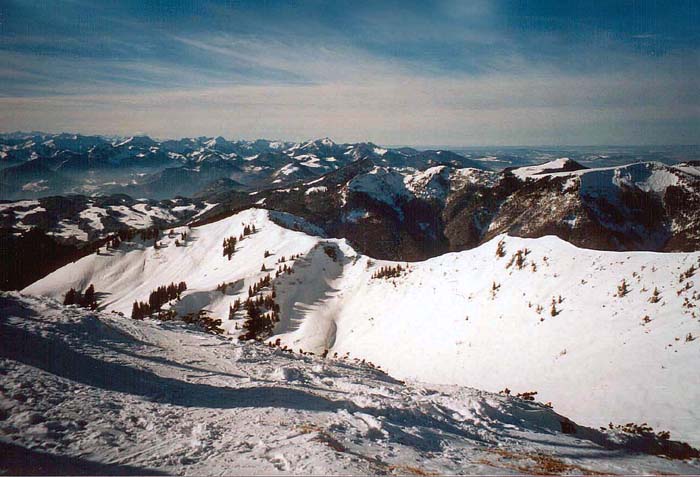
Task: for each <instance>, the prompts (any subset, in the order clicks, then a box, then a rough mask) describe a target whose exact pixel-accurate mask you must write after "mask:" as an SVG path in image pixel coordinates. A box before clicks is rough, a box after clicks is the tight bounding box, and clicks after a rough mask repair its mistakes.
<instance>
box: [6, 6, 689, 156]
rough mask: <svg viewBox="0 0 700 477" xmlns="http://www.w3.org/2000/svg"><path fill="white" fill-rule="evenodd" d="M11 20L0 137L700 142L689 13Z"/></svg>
mask: <svg viewBox="0 0 700 477" xmlns="http://www.w3.org/2000/svg"><path fill="white" fill-rule="evenodd" d="M611 3H614V2H611ZM8 5H9V7H8V8H7V10H8V12H9V13H8V14H7V15H6V19H7V20H6V21H7V22H9V23H6V24H4V25H3V30H1V31H0V34H1V35H2V40H3V41H2V42H0V54H1V55H2V59H3V60H4V61H3V67H2V68H0V108H1V109H0V128H2V129H18V128H26V129H47V130H60V129H67V130H77V131H85V132H101V133H122V134H128V133H130V132H134V131H147V132H150V133H151V134H153V135H156V136H161V137H171V136H180V135H193V134H224V135H227V136H233V137H254V136H274V137H282V138H290V139H294V138H297V139H302V138H306V137H314V136H320V135H331V136H334V137H337V138H338V139H341V140H359V139H373V140H375V141H377V142H380V143H381V142H383V143H394V144H396V143H411V144H417V143H433V144H435V143H449V144H487V143H494V144H495V143H498V144H504V143H511V144H514V143H518V144H542V143H638V142H657V143H660V142H700V132H698V131H699V130H700V129H698V128H697V127H696V126H697V125H698V124H699V123H700V119H699V118H700V100H698V98H697V96H698V95H697V90H698V80H697V78H698V77H700V76H699V75H700V55H699V53H698V52H699V51H700V48H698V44H697V42H698V34H697V32H698V29H697V23H695V25H696V26H695V27H693V24H692V22H690V21H689V20H688V18H685V17H688V16H690V17H691V19H692V17H693V15H695V16H697V14H698V9H697V8H696V7H693V6H692V4H689V5H690V6H689V7H688V6H686V7H685V8H676V11H673V9H672V8H671V10H672V11H671V13H668V12H666V13H659V15H660V17H659V18H658V19H657V20H656V23H653V22H646V23H645V22H644V21H643V20H644V18H643V17H642V18H641V19H640V17H639V15H640V12H638V11H631V12H630V11H629V9H627V10H624V9H617V10H616V9H615V8H613V7H611V6H609V5H607V4H606V7H605V8H601V11H598V10H596V9H593V8H588V7H586V6H585V5H573V6H572V7H569V9H568V10H567V8H564V7H561V6H559V5H558V3H552V4H549V3H548V2H538V4H537V5H535V6H531V7H530V8H529V9H528V8H525V7H523V6H522V4H520V3H519V2H518V3H517V4H511V2H509V1H505V0H503V1H488V2H484V1H474V2H460V1H447V0H445V1H440V2H435V3H433V4H431V5H430V6H426V4H425V3H422V2H398V1H391V0H385V1H382V2H370V3H362V2H343V1H338V2H332V3H330V4H328V3H325V2H324V3H320V2H317V1H307V2H302V1H298V2H283V1H272V0H271V1H269V2H264V3H260V2H247V1H245V0H240V1H237V2H215V1H209V2H184V1H183V2H174V3H170V4H169V5H170V6H169V7H168V8H166V7H165V6H164V5H163V4H160V3H159V2H156V3H149V2H146V3H143V4H142V3H141V2H136V1H133V2H132V1H130V0H125V1H123V2H117V3H99V2H98V3H97V4H93V3H86V2H80V1H73V2H55V3H51V4H50V5H49V4H46V3H45V2H29V1H18V0H9V3H8ZM42 7H45V8H42ZM637 8H638V10H639V11H647V10H648V9H647V6H646V2H638V7H637ZM645 9H647V10H645ZM603 15H608V16H607V17H606V16H603ZM683 15H684V16H685V17H684V18H680V17H681V16H683ZM22 20H26V21H25V22H24V23H21V22H22ZM674 25H675V26H677V28H675V29H674V28H673V27H674ZM693 127H695V129H694V130H693Z"/></svg>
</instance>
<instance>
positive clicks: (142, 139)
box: [114, 136, 157, 147]
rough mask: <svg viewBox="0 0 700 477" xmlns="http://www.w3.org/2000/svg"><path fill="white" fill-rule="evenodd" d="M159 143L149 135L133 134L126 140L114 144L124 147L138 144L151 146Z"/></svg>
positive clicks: (139, 145) (138, 145)
mask: <svg viewBox="0 0 700 477" xmlns="http://www.w3.org/2000/svg"><path fill="white" fill-rule="evenodd" d="M155 145H157V143H156V142H155V141H154V140H153V139H151V138H150V137H148V136H132V137H130V138H128V139H126V140H125V141H122V142H119V143H117V144H115V145H114V147H124V146H137V147H151V146H155Z"/></svg>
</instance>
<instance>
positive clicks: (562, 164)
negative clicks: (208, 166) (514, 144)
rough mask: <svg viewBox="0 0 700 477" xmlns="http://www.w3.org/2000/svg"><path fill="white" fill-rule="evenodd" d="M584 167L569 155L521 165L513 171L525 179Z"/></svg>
mask: <svg viewBox="0 0 700 477" xmlns="http://www.w3.org/2000/svg"><path fill="white" fill-rule="evenodd" d="M582 169H585V167H584V166H582V165H581V164H579V163H578V162H576V161H574V160H572V159H569V158H568V157H562V158H559V159H555V160H553V161H549V162H545V163H544V164H538V165H536V166H526V167H519V168H517V169H514V170H513V171H512V172H513V174H515V176H516V177H518V178H519V179H522V180H525V179H528V178H531V177H534V178H537V177H538V176H542V175H545V174H552V173H557V172H573V171H578V170H582Z"/></svg>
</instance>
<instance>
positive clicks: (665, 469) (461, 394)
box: [0, 294, 700, 475]
mask: <svg viewBox="0 0 700 477" xmlns="http://www.w3.org/2000/svg"><path fill="white" fill-rule="evenodd" d="M0 316H1V317H2V319H0V329H1V330H2V333H1V334H0V337H1V339H2V346H0V367H1V368H2V371H3V377H2V392H1V394H0V413H1V415H2V420H0V431H1V432H0V435H1V437H0V455H2V458H1V459H0V471H2V472H3V473H5V472H9V473H10V474H32V473H42V474H76V473H80V474H83V473H84V474H95V475H103V474H116V475H143V474H152V473H154V472H157V473H166V474H179V475H219V474H226V475H236V474H241V475H252V474H264V475H271V474H304V475H308V474H315V475H329V474H344V475H348V474H355V475H357V474H359V475H367V474H401V475H406V474H417V475H432V474H461V473H467V474H476V473H487V474H509V473H513V474H516V473H517V474H521V473H557V474H561V473H566V474H584V473H593V472H603V473H606V474H607V473H610V474H612V473H622V474H642V473H644V474H661V473H664V474H666V473H680V474H695V473H698V472H699V471H700V465H699V464H698V461H697V459H695V460H694V461H692V460H691V461H686V462H684V461H680V460H672V459H667V458H660V457H654V456H650V455H644V454H639V453H636V452H633V451H631V449H640V450H646V451H657V452H658V451H663V452H666V453H671V452H673V451H675V452H677V453H679V455H682V454H683V453H688V451H689V449H688V448H684V447H683V446H680V445H677V444H674V443H668V442H667V441H660V440H651V439H642V438H638V437H634V436H630V435H627V434H622V433H614V432H599V431H595V430H592V429H587V428H585V427H581V426H577V425H575V424H574V423H571V422H570V421H568V420H567V419H566V418H564V417H562V416H560V415H559V414H557V413H555V412H554V411H553V410H551V409H549V408H547V407H545V406H543V405H541V404H538V403H533V402H527V401H524V400H521V399H517V398H514V397H506V396H499V395H494V394H490V393H486V392H481V391H477V390H474V389H469V388H463V387H457V386H428V385H423V384H419V383H408V384H404V383H402V382H400V381H397V380H395V379H393V378H391V377H389V376H387V375H385V374H383V373H381V372H379V371H377V370H375V369H373V368H371V367H370V366H367V365H363V364H360V363H356V362H355V363H353V362H352V360H336V359H330V358H327V359H323V358H320V357H313V356H300V355H294V354H291V353H285V352H283V351H282V350H279V349H272V348H268V347H266V346H264V345H262V344H241V343H238V342H237V341H236V340H229V339H227V338H225V337H220V336H214V335H211V334H204V333H202V332H198V331H196V330H195V329H193V328H188V327H186V326H184V325H181V324H177V323H159V322H152V321H149V320H147V321H133V320H130V319H128V318H122V317H120V316H118V315H115V314H112V313H109V314H108V313H95V312H89V311H85V310H81V309H77V308H74V307H68V308H66V307H62V306H60V305H58V304H57V303H56V302H54V301H51V300H46V299H34V298H27V297H21V296H19V295H17V294H2V295H0ZM563 431H566V432H567V434H564V433H563ZM664 442H665V443H664ZM659 444H661V446H660V447H659V446H658V445H659Z"/></svg>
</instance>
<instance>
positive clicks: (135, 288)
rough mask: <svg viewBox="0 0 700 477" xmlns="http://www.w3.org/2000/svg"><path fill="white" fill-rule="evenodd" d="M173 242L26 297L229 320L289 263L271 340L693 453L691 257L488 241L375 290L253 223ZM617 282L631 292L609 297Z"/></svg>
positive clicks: (349, 252) (326, 249) (331, 251)
mask: <svg viewBox="0 0 700 477" xmlns="http://www.w3.org/2000/svg"><path fill="white" fill-rule="evenodd" d="M248 224H254V225H255V227H256V229H257V232H256V233H254V234H252V235H250V236H248V237H246V238H245V239H244V240H242V241H241V242H239V243H238V245H237V248H236V252H235V253H234V255H233V256H232V259H231V260H230V261H229V260H228V259H227V258H226V257H223V256H222V241H223V239H224V238H225V237H228V236H239V235H240V234H241V232H242V230H243V228H244V226H245V225H248ZM297 228H302V227H301V226H299V227H297ZM183 230H184V229H183ZM174 240H175V238H167V237H166V238H164V239H163V240H162V241H161V242H160V243H161V248H159V249H154V248H153V247H152V244H149V245H148V246H144V244H140V243H132V244H123V245H122V246H121V248H120V249H119V250H117V251H109V252H105V251H104V250H103V251H102V252H101V254H100V255H91V256H88V257H84V258H83V259H81V260H79V261H77V262H75V263H73V264H70V265H68V266H66V267H64V268H62V269H60V270H58V271H56V272H54V273H53V274H51V275H49V276H47V277H45V278H44V279H42V280H40V281H38V282H36V283H35V284H33V285H31V286H29V287H28V288H26V289H25V290H24V292H25V293H30V294H33V295H46V296H51V297H54V298H59V299H60V298H61V297H62V296H63V294H64V293H65V292H66V291H67V290H68V288H70V287H75V288H79V289H85V287H87V286H88V285H89V284H90V283H92V284H94V286H95V288H96V290H97V291H98V294H99V293H102V295H99V300H100V302H101V304H102V305H103V307H105V308H106V309H109V310H117V311H121V312H123V313H127V314H128V313H130V311H131V305H132V303H133V302H134V301H135V300H146V299H147V298H148V293H149V292H150V291H151V290H153V289H155V288H157V287H158V286H161V285H166V284H168V283H170V282H178V281H180V280H185V281H186V282H187V285H188V290H187V292H185V294H184V296H183V298H182V300H181V301H180V302H177V303H173V306H174V307H175V309H177V310H178V312H179V313H180V314H184V313H186V312H192V311H197V310H199V309H203V308H204V309H207V310H210V311H211V312H212V315H213V316H215V317H218V318H222V319H224V320H225V319H226V317H227V316H228V310H229V306H230V305H231V304H233V302H234V301H235V299H237V298H241V299H245V298H246V297H247V296H248V288H249V287H250V286H251V285H252V284H254V283H255V282H257V281H258V280H259V279H260V278H261V277H262V276H264V275H266V274H267V273H271V272H272V274H273V276H274V271H275V270H276V269H278V267H279V266H280V264H278V263H277V262H278V261H279V260H281V259H282V257H283V256H285V257H286V258H289V257H290V256H291V255H296V254H301V256H300V257H298V258H296V259H295V260H292V261H290V260H287V261H286V262H285V263H286V264H287V265H290V266H292V267H293V269H294V273H293V274H282V275H281V276H279V277H278V278H276V279H274V281H273V283H274V286H275V290H276V295H277V297H276V301H277V303H278V304H279V305H280V311H281V321H280V322H279V323H278V324H277V327H276V329H275V334H274V335H273V336H272V337H271V338H270V341H273V342H274V341H276V340H277V339H280V341H281V344H282V345H286V346H289V347H291V348H293V349H295V350H298V349H300V348H301V349H303V350H305V351H311V352H314V353H316V354H321V353H323V352H324V351H325V350H326V349H328V350H329V355H331V356H333V355H334V354H335V353H338V355H340V356H343V355H346V354H349V355H350V356H351V357H357V358H364V359H368V360H370V361H372V362H373V363H375V364H377V365H381V366H382V367H384V368H385V369H387V370H388V371H389V372H391V373H392V374H394V375H396V376H398V377H401V378H415V379H420V380H423V381H429V382H432V383H451V384H463V385H469V386H474V387H479V388H484V389H486V390H489V391H499V390H502V389H504V388H506V387H508V388H510V389H512V390H513V391H514V392H525V391H533V390H535V391H538V392H539V395H538V398H539V399H540V400H542V401H543V402H547V401H551V402H552V404H553V405H554V407H555V409H556V410H557V411H561V412H563V413H565V414H567V415H569V416H571V417H572V418H574V419H576V420H578V421H580V422H581V423H583V424H586V425H591V426H602V425H607V424H608V423H609V422H610V421H612V422H613V423H626V422H637V423H641V422H648V423H649V424H650V425H652V427H654V428H655V429H663V430H669V431H671V433H672V436H673V437H674V438H678V439H681V440H686V441H689V442H691V443H693V444H695V445H698V444H700V433H699V432H698V426H697V423H698V422H699V421H700V415H698V411H697V407H696V406H695V403H696V402H698V399H699V398H700V387H698V386H695V385H688V383H689V382H692V381H693V379H694V375H695V369H696V368H697V363H698V357H699V356H700V340H698V339H696V338H697V337H699V336H700V321H699V319H698V317H699V316H700V311H699V310H700V309H699V308H698V305H699V304H700V292H699V291H698V289H697V288H696V286H695V284H694V280H697V275H695V276H693V275H694V274H695V272H694V270H695V269H697V268H698V267H700V253H697V252H696V253H677V254H671V253H666V254H660V253H647V252H624V253H616V252H600V251H592V250H583V249H579V248H576V247H574V246H572V245H570V244H568V243H566V242H564V241H562V240H559V239H557V238H555V237H543V238H540V239H521V238H513V237H506V236H499V237H496V238H495V239H493V240H492V241H490V242H488V243H486V244H484V245H482V246H480V247H477V248H475V249H472V250H469V251H464V252H460V253H452V254H446V255H443V256H440V257H436V258H434V259H430V260H427V261H424V262H417V263H411V264H408V265H407V264H405V263H403V264H401V265H402V266H403V267H404V268H407V270H404V271H401V272H400V273H399V276H398V277H395V278H373V276H375V274H376V273H377V272H378V271H379V270H380V269H381V267H386V266H393V265H395V264H394V263H389V262H376V261H373V260H371V259H369V258H368V257H365V256H362V255H360V254H357V253H356V252H355V251H354V250H353V249H352V248H351V247H350V246H348V245H347V243H345V242H344V241H341V240H332V239H323V238H320V237H317V236H310V235H307V234H305V233H303V232H299V231H291V230H288V229H285V228H283V227H281V226H279V225H277V224H275V223H273V222H272V221H271V220H270V218H269V213H268V212H267V211H264V210H247V211H244V212H241V213H239V214H237V215H234V216H232V217H230V218H228V219H225V220H222V221H219V222H215V223H212V224H209V225H205V226H201V227H196V228H192V229H191V230H190V231H189V239H188V242H187V244H186V246H184V247H176V246H175V245H174ZM499 243H502V245H501V246H500V247H501V248H502V249H503V251H502V253H501V254H502V255H503V256H502V257H500V256H498V254H497V253H496V252H497V250H498V249H499V245H498V244H499ZM265 251H268V252H269V253H270V256H269V257H267V258H265V257H264V254H265ZM518 253H519V254H520V257H521V258H520V259H518ZM263 264H264V270H265V271H262V269H261V267H262V265H263ZM623 280H624V281H625V284H626V286H625V287H624V288H626V289H627V292H626V293H619V290H618V286H621V284H622V281H623ZM224 282H226V283H229V284H231V285H230V286H229V287H227V290H226V292H221V291H217V289H216V288H217V286H218V285H220V284H221V283H224ZM655 289H658V299H655V298H653V297H654V290H655ZM619 295H622V296H619ZM235 318H236V319H235V320H234V321H230V322H228V321H225V324H224V327H225V328H226V329H227V330H229V331H230V332H232V333H233V334H236V333H238V332H237V331H236V328H237V326H239V325H241V324H242V320H243V313H242V312H239V314H237V315H236V317H235Z"/></svg>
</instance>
